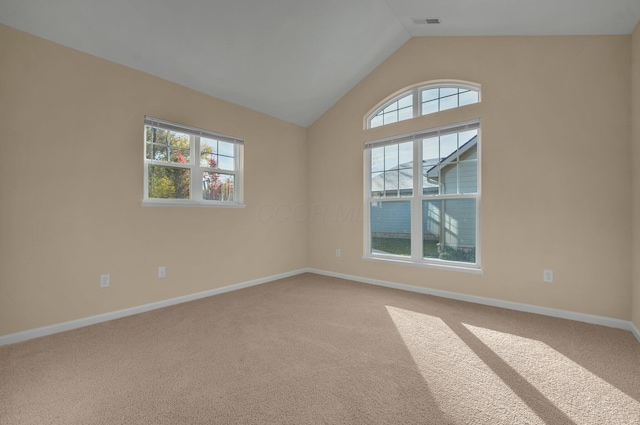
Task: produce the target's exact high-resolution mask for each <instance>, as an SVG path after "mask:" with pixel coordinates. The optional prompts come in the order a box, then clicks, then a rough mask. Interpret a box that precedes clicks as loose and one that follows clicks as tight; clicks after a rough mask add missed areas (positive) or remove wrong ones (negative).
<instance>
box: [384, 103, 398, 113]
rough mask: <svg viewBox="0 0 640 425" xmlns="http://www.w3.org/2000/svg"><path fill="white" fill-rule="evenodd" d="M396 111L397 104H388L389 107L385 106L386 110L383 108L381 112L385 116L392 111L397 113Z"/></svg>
mask: <svg viewBox="0 0 640 425" xmlns="http://www.w3.org/2000/svg"><path fill="white" fill-rule="evenodd" d="M397 110H398V102H391V103H390V104H389V106H387V107H386V108H384V109H383V110H382V112H384V113H385V114H387V113H389V112H393V111H397Z"/></svg>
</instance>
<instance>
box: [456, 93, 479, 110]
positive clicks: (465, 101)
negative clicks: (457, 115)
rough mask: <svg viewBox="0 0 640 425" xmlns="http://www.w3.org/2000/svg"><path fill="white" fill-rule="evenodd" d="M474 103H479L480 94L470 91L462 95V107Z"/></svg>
mask: <svg viewBox="0 0 640 425" xmlns="http://www.w3.org/2000/svg"><path fill="white" fill-rule="evenodd" d="M472 103H478V92H475V91H471V90H469V91H466V92H462V93H460V106H464V105H470V104H472Z"/></svg>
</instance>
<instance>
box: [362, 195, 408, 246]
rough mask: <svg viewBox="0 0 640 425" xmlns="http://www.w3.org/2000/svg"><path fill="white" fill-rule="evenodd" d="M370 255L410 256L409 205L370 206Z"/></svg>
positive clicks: (402, 202)
mask: <svg viewBox="0 0 640 425" xmlns="http://www.w3.org/2000/svg"><path fill="white" fill-rule="evenodd" d="M371 253H372V254H393V255H402V256H411V204H410V203H409V202H408V201H393V202H373V203H372V204H371Z"/></svg>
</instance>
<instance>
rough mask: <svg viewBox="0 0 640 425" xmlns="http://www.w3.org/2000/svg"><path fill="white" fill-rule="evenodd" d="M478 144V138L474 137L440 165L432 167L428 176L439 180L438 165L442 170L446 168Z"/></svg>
mask: <svg viewBox="0 0 640 425" xmlns="http://www.w3.org/2000/svg"><path fill="white" fill-rule="evenodd" d="M477 143H478V136H473V137H472V138H471V139H469V140H468V141H467V142H466V143H465V144H464V145H462V146H460V147H459V148H458V149H457V150H455V151H453V152H451V154H449V156H447V157H445V158H442V160H441V161H440V163H438V164H435V165H434V166H433V167H431V168H430V169H429V170H428V171H427V173H426V176H427V177H430V178H438V165H440V168H442V167H443V166H446V165H447V164H449V163H450V162H451V161H453V160H454V159H455V158H456V157H460V156H462V155H464V153H465V152H467V151H468V150H469V149H471V148H472V147H474V146H476V144H477Z"/></svg>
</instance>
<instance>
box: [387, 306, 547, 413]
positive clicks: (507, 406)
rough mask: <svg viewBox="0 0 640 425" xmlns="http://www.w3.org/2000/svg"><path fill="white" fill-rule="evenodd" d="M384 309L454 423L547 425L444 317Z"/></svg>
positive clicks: (397, 309) (441, 408)
mask: <svg viewBox="0 0 640 425" xmlns="http://www.w3.org/2000/svg"><path fill="white" fill-rule="evenodd" d="M386 307H387V311H388V313H389V316H390V317H391V319H392V320H393V322H394V324H395V326H396V328H397V329H398V332H399V333H400V336H401V337H402V340H403V341H404V343H405V345H406V346H407V349H408V350H409V352H410V353H411V356H412V357H413V360H414V362H415V364H416V366H417V367H418V369H419V371H420V373H421V374H422V376H423V377H424V380H425V382H426V383H427V385H428V386H429V389H430V390H431V392H432V393H433V396H434V398H435V400H436V402H437V403H438V407H439V408H440V410H441V411H442V412H446V415H447V416H449V419H450V420H451V421H453V422H455V423H473V424H477V425H484V424H487V425H489V424H490V425H498V424H544V421H543V420H542V419H541V418H540V417H539V416H537V415H536V414H535V413H534V412H533V411H532V410H531V409H530V408H529V407H528V406H527V404H526V403H524V401H523V400H522V399H520V397H518V395H517V394H515V393H514V392H513V391H512V390H511V389H510V388H509V387H508V386H507V385H506V384H505V383H504V382H503V381H502V380H501V379H500V377H498V376H497V375H496V374H495V373H494V372H493V371H492V370H491V368H489V367H488V366H487V365H486V364H485V363H484V362H483V361H482V360H481V359H480V358H478V356H477V355H476V354H475V353H474V352H473V350H471V349H470V348H469V347H468V346H467V345H466V344H465V343H464V342H463V341H462V340H461V339H460V338H459V337H458V336H457V335H456V334H455V333H454V332H453V331H452V330H451V328H449V327H448V326H447V325H446V324H445V323H444V322H443V321H442V320H441V319H440V318H438V317H434V316H429V315H426V314H422V313H416V312H413V311H409V310H404V309H401V308H396V307H390V306H386Z"/></svg>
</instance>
